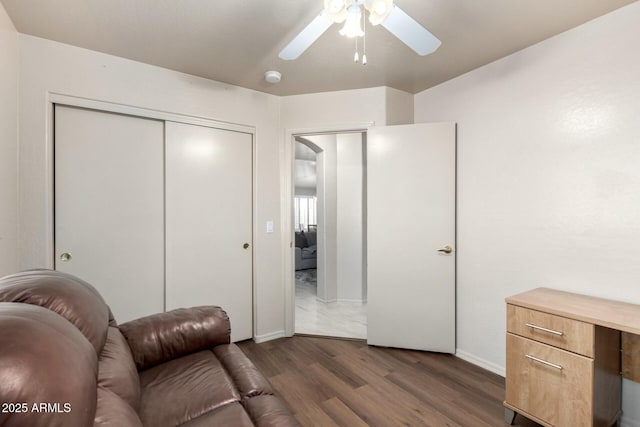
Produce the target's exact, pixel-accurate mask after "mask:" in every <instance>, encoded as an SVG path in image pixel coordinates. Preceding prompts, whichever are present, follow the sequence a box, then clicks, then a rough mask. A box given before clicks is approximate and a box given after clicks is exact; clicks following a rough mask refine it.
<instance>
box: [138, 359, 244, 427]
mask: <svg viewBox="0 0 640 427" xmlns="http://www.w3.org/2000/svg"><path fill="white" fill-rule="evenodd" d="M140 386H141V389H142V396H141V401H140V411H139V414H140V418H141V420H142V423H143V424H144V425H145V426H154V427H162V426H177V425H180V424H182V423H185V422H187V421H190V420H191V419H193V418H195V417H198V416H200V415H202V414H204V413H206V412H209V411H212V410H214V409H216V408H219V407H221V406H223V405H226V404H229V403H232V402H239V401H240V394H239V393H238V390H237V389H236V387H235V386H234V384H233V381H232V379H231V378H230V377H229V375H228V374H227V372H226V371H225V369H224V368H223V366H222V364H221V363H220V361H219V360H218V359H217V358H216V356H215V355H214V354H213V352H212V351H210V350H205V351H200V352H198V353H193V354H190V355H188V356H183V357H180V358H178V359H174V360H171V361H169V362H166V363H163V364H161V365H158V366H154V367H153V368H151V369H148V370H146V371H143V372H141V373H140Z"/></svg>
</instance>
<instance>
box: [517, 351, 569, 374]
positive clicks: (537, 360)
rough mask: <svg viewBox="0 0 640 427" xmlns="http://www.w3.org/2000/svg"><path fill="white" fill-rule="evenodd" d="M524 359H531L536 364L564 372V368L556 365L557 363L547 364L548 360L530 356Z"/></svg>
mask: <svg viewBox="0 0 640 427" xmlns="http://www.w3.org/2000/svg"><path fill="white" fill-rule="evenodd" d="M524 357H526V358H527V359H531V360H533V361H534V362H538V363H542V364H543V365H547V366H551V367H552V368H556V369H560V370H562V366H560V365H556V364H555V363H551V362H547V361H546V360H542V359H538V358H537V357H534V356H531V355H530V354H525V355H524Z"/></svg>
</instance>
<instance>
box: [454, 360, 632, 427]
mask: <svg viewBox="0 0 640 427" xmlns="http://www.w3.org/2000/svg"><path fill="white" fill-rule="evenodd" d="M456 356H457V357H459V358H460V359H462V360H465V361H467V362H469V363H472V364H474V365H476V366H479V367H481V368H483V369H486V370H487V371H490V372H493V373H494V374H498V375H500V376H501V377H504V376H505V369H504V366H500V365H496V364H495V363H492V362H489V361H487V360H484V359H481V358H479V357H478V356H475V355H473V354H471V353H467V352H466V351H462V350H458V349H456ZM639 427H640V426H639Z"/></svg>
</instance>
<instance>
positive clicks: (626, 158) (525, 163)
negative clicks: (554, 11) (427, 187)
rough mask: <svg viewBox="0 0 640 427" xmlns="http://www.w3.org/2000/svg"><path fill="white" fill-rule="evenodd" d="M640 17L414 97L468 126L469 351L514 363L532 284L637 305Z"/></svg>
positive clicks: (461, 207)
mask: <svg viewBox="0 0 640 427" xmlns="http://www.w3.org/2000/svg"><path fill="white" fill-rule="evenodd" d="M639 22H640V2H636V3H633V4H631V5H629V6H627V7H624V8H622V9H619V10H617V11H615V12H613V13H611V14H608V15H605V16H603V17H601V18H599V19H596V20H594V21H592V22H590V23H587V24H585V25H582V26H580V27H578V28H576V29H573V30H571V31H568V32H566V33H563V34H560V35H559V36H556V37H553V38H551V39H549V40H547V41H544V42H542V43H540V44H538V45H535V46H533V47H530V48H528V49H525V50H523V51H521V52H518V53H515V54H513V55H511V56H508V57H506V58H503V59H501V60H499V61H496V62H494V63H492V64H489V65H487V66H485V67H482V68H480V69H477V70H475V71H472V72H470V73H468V74H466V75H463V76H461V77H459V78H456V79H454V80H451V81H449V82H446V83H443V84H441V85H440V86H437V87H435V88H432V89H430V90H427V91H424V92H422V93H420V94H417V95H416V97H415V121H416V123H419V122H433V121H454V122H457V123H458V248H457V250H458V291H457V293H458V328H457V347H458V354H459V355H461V356H463V357H466V358H468V359H470V360H473V361H475V362H476V363H480V364H483V365H484V366H486V367H489V368H493V369H494V370H496V371H498V372H501V371H503V369H504V365H505V305H504V298H505V297H506V296H508V295H511V294H515V293H518V292H521V291H525V290H527V289H531V288H535V287H539V286H547V287H551V288H558V289H564V290H567V291H574V292H579V293H584V294H589V295H596V296H601V297H606V298H612V299H616V300H623V301H629V302H634V303H640V286H638V284H639V283H640V262H638V260H640V139H639V138H640V137H639V135H640V121H639V120H638V113H639V112H640V78H639V76H640V59H639V57H638V45H637V42H638V40H640V25H638V23H639ZM639 389H640V384H635V383H631V382H626V381H625V384H624V396H623V410H624V413H625V416H624V417H625V418H624V420H625V423H630V422H632V420H635V422H636V423H638V424H637V425H640V406H638V405H637V403H638V402H637V400H633V396H636V399H637V396H638V395H640V393H638V390H639Z"/></svg>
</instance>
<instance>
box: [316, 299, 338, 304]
mask: <svg viewBox="0 0 640 427" xmlns="http://www.w3.org/2000/svg"><path fill="white" fill-rule="evenodd" d="M316 300H317V301H319V302H321V303H323V304H331V303H332V302H338V300H337V299H335V298H333V299H326V300H325V299H322V298H319V297H316Z"/></svg>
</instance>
